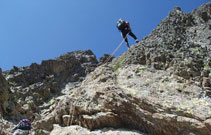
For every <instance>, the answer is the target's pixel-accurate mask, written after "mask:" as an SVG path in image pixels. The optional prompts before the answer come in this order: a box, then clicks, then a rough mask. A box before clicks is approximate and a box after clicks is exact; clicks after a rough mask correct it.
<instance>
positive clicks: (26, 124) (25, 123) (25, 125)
mask: <svg viewBox="0 0 211 135" xmlns="http://www.w3.org/2000/svg"><path fill="white" fill-rule="evenodd" d="M16 129H21V130H30V129H31V121H30V120H28V119H23V120H21V121H20V122H19V123H18V125H17V127H16Z"/></svg>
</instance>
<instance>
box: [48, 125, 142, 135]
mask: <svg viewBox="0 0 211 135" xmlns="http://www.w3.org/2000/svg"><path fill="white" fill-rule="evenodd" d="M79 134H80V135H145V134H144V133H140V132H138V131H135V130H133V131H130V130H125V129H113V128H104V129H102V130H96V131H89V130H87V129H86V128H82V127H80V126H69V127H60V126H59V125H54V130H53V131H52V132H51V134H50V135H79Z"/></svg>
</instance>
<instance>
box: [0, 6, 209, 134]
mask: <svg viewBox="0 0 211 135" xmlns="http://www.w3.org/2000/svg"><path fill="white" fill-rule="evenodd" d="M210 26H211V2H208V3H207V4H205V5H202V6H201V7H199V8H198V9H196V10H194V11H193V12H192V13H184V12H182V10H181V9H180V8H179V7H176V8H174V9H173V11H171V12H170V13H169V16H168V17H166V18H165V19H164V20H163V21H162V22H161V24H159V25H158V27H157V28H156V29H155V30H153V31H152V33H151V34H150V35H149V36H147V37H145V38H144V39H143V41H142V42H141V43H139V44H137V45H134V46H132V47H131V48H130V49H129V51H128V52H126V53H124V54H123V55H122V56H120V57H119V58H116V59H113V61H111V62H109V63H107V64H104V65H100V64H98V62H97V60H96V57H95V55H94V54H93V53H92V52H91V51H89V50H88V51H76V52H71V53H67V54H64V55H62V56H60V57H58V58H56V59H53V60H46V61H43V62H42V63H41V64H35V63H34V64H32V65H30V66H29V67H23V68H18V67H14V69H12V70H11V71H6V72H4V73H3V74H4V76H5V78H6V80H7V81H8V83H9V84H10V90H11V93H9V96H10V98H8V96H7V98H6V100H4V101H8V103H9V104H10V106H5V107H4V109H2V112H3V110H4V111H6V112H7V114H8V115H7V117H6V116H4V118H7V119H12V120H18V119H21V118H30V116H33V118H32V120H33V123H32V127H33V130H32V131H30V133H29V134H32V135H36V134H42V135H49V134H50V135H57V134H60V135H68V134H71V135H77V134H87V135H110V134H112V135H115V134H122V135H124V134H125V135H127V134H128V135H209V134H210V133H211V95H210V93H211V40H210V38H211V37H210V35H211V29H210ZM107 57H109V56H108V55H105V56H104V57H102V58H101V60H100V61H102V62H101V63H103V62H104V61H105V59H107ZM97 65H98V67H97ZM0 78H3V77H1V76H0ZM2 82H4V83H0V85H1V84H5V85H4V86H5V88H8V87H7V86H6V84H7V83H6V81H5V80H4V79H3V81H2ZM5 90H6V89H0V92H1V91H2V92H3V93H5ZM6 93H7V94H4V95H8V92H6ZM0 99H1V98H0ZM0 125H3V126H4V127H3V128H4V129H5V128H6V129H11V125H12V124H10V123H8V125H10V126H8V127H7V126H6V125H7V124H6V122H5V121H3V122H1V121H0ZM0 127H1V126H0ZM0 133H1V132H0ZM2 134H7V133H6V132H5V133H2Z"/></svg>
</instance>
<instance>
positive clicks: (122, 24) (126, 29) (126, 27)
mask: <svg viewBox="0 0 211 135" xmlns="http://www.w3.org/2000/svg"><path fill="white" fill-rule="evenodd" d="M117 28H118V30H119V31H121V32H122V36H123V38H124V39H125V42H126V44H127V47H128V48H130V46H129V43H128V40H127V34H129V35H130V36H131V37H133V38H134V39H135V40H136V43H138V42H139V40H138V39H137V37H136V36H135V35H134V34H133V33H132V31H131V28H130V24H129V22H127V21H124V20H123V19H122V18H120V19H119V20H118V21H117Z"/></svg>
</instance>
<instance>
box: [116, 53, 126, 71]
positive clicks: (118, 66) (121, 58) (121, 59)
mask: <svg viewBox="0 0 211 135" xmlns="http://www.w3.org/2000/svg"><path fill="white" fill-rule="evenodd" d="M125 57H126V54H124V55H122V56H121V57H120V59H119V61H118V62H117V64H116V65H115V66H114V71H115V72H116V71H117V70H118V69H119V68H121V67H122V63H123V61H124V59H125Z"/></svg>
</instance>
